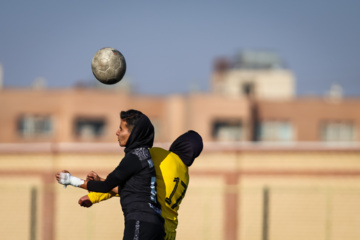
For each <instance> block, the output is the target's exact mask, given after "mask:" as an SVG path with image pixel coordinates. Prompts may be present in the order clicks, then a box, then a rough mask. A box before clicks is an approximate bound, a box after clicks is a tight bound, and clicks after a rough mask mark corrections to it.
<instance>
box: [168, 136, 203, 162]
mask: <svg viewBox="0 0 360 240" xmlns="http://www.w3.org/2000/svg"><path fill="white" fill-rule="evenodd" d="M202 149H203V141H202V138H201V136H200V135H199V134H198V133H197V132H195V131H192V130H190V131H188V132H186V133H184V134H183V135H181V136H180V137H178V138H177V139H176V140H175V141H174V142H173V143H172V144H171V146H170V149H169V151H171V152H173V153H175V154H177V155H178V156H179V157H180V159H181V160H182V161H183V162H184V163H185V165H187V166H188V167H190V166H191V164H193V162H194V160H195V158H197V157H198V156H199V155H200V153H201V151H202Z"/></svg>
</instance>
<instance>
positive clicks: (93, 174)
mask: <svg viewBox="0 0 360 240" xmlns="http://www.w3.org/2000/svg"><path fill="white" fill-rule="evenodd" d="M86 180H87V181H90V180H93V181H100V180H101V178H100V176H99V175H98V174H97V173H96V172H94V171H91V172H89V173H88V174H87V176H86Z"/></svg>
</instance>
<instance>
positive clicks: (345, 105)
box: [0, 0, 360, 240]
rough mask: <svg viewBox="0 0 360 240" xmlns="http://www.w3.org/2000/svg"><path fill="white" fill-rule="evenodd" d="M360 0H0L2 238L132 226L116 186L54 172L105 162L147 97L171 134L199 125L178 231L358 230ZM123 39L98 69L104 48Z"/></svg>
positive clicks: (262, 237) (283, 238) (101, 167)
mask: <svg viewBox="0 0 360 240" xmlns="http://www.w3.org/2000/svg"><path fill="white" fill-rule="evenodd" d="M359 11H360V2H357V1H351V0H348V1H343V2H339V1H327V2H326V3H325V2H324V1H319V0H315V1H302V2H289V1H284V0H275V1H271V2H266V1H255V2H254V1H253V2H240V1H236V2H235V1H230V2H226V3H225V2H224V3H220V2H218V1H195V2H181V3H165V2H160V1H152V2H151V3H150V2H145V1H137V2H136V3H128V2H122V1H107V2H106V3H104V2H97V1H83V0H80V1H76V2H72V1H66V0H65V1H61V2H49V1H41V0H35V1H24V0H19V1H11V2H7V3H2V4H1V7H0V31H1V37H0V189H1V192H2V197H1V198H0V208H1V212H2V214H3V216H6V221H5V222H4V223H3V224H1V226H0V234H1V236H2V237H1V238H3V239H30V240H35V239H36V240H60V239H98V238H119V237H120V238H121V236H122V232H123V214H122V211H121V207H120V204H119V199H110V200H108V201H105V202H103V203H100V204H96V205H94V206H92V207H91V208H89V209H86V208H81V207H80V206H79V205H78V204H77V201H78V199H79V198H80V197H81V196H83V195H85V194H86V193H87V192H86V191H83V190H81V189H77V188H73V187H68V188H67V189H64V188H63V187H62V186H60V185H59V184H57V183H56V182H55V177H54V174H55V173H56V172H57V171H60V170H63V169H67V170H69V171H70V172H71V173H72V174H73V175H75V176H78V177H82V178H85V176H86V174H87V173H88V172H89V171H91V170H95V171H97V172H98V173H99V174H100V175H101V176H103V177H105V176H106V175H107V174H108V173H109V172H110V171H112V170H113V169H114V168H115V167H116V166H117V164H118V163H119V161H120V160H121V159H122V157H123V155H124V152H123V149H122V148H120V147H119V146H118V143H117V141H116V136H115V133H116V131H117V129H118V126H119V113H120V111H122V110H127V109H131V108H133V109H137V110H140V111H142V112H144V113H145V114H146V115H148V116H149V118H150V119H151V121H152V122H153V124H154V126H155V131H156V137H155V146H159V147H164V148H168V147H169V146H170V143H171V142H172V141H173V140H175V139H176V137H178V136H179V135H180V134H182V133H184V132H186V131H188V130H190V129H192V130H195V131H197V132H199V133H200V134H201V136H202V137H203V140H204V143H205V147H204V150H203V153H202V154H201V155H200V157H199V158H198V159H197V160H196V161H195V163H194V164H193V165H192V166H191V168H190V170H189V171H190V185H189V188H188V190H187V193H186V196H185V198H184V200H183V202H182V204H181V206H180V210H179V227H178V234H177V239H204V240H205V239H206V240H208V239H214V240H215V239H227V240H235V239H241V240H244V239H246V240H288V239H292V240H297V239H299V240H300V239H301V240H302V239H307V240H319V239H323V240H345V239H349V240H357V239H359V238H360V229H359V227H358V226H359V224H360V205H359V202H360V182H359V180H360V144H359V142H360V112H359V109H360V64H359V60H358V56H359V55H360V48H359V46H358V43H359V42H360V28H359V27H358V26H357V25H358V23H359V22H360V15H359V14H358V13H359ZM103 47H113V48H116V49H118V50H120V51H121V52H122V53H123V54H124V56H125V59H126V61H127V72H126V75H125V77H124V79H123V80H122V81H121V82H119V83H118V84H115V85H111V86H107V85H103V84H100V83H99V82H98V81H97V80H96V79H95V78H94V76H93V75H92V72H91V59H92V57H93V55H94V54H95V52H96V51H97V50H99V49H100V48H103Z"/></svg>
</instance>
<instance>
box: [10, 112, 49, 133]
mask: <svg viewBox="0 0 360 240" xmlns="http://www.w3.org/2000/svg"><path fill="white" fill-rule="evenodd" d="M17 132H18V133H19V135H20V136H23V137H49V136H51V135H52V133H53V122H52V118H51V117H50V116H49V115H24V116H20V118H19V119H18V124H17Z"/></svg>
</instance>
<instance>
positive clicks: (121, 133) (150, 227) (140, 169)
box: [56, 110, 165, 240]
mask: <svg viewBox="0 0 360 240" xmlns="http://www.w3.org/2000/svg"><path fill="white" fill-rule="evenodd" d="M120 118H121V123H120V127H119V130H118V131H117V132H116V135H117V136H118V141H119V145H120V146H122V147H125V156H124V158H123V159H122V160H121V162H120V164H119V165H118V166H117V167H116V168H115V169H114V170H113V171H112V172H111V173H110V174H109V175H108V176H107V177H106V179H105V180H104V181H92V180H82V179H79V178H77V177H74V176H71V174H70V173H69V172H68V171H62V172H61V173H57V174H56V179H57V180H58V182H59V183H60V184H63V185H72V186H75V187H80V188H84V189H87V190H89V191H94V192H102V193H107V192H109V191H110V190H112V189H113V188H115V187H118V189H119V195H120V203H121V207H122V210H123V213H124V217H125V229H124V236H123V240H130V239H139V240H151V239H153V240H160V239H161V240H163V239H164V236H165V232H164V219H163V218H162V217H161V211H160V205H159V203H158V202H157V192H156V175H155V169H154V164H153V162H152V159H151V156H150V153H149V150H148V149H149V148H151V147H152V145H153V142H154V127H153V125H152V124H151V122H150V120H149V118H148V117H147V116H146V115H144V114H143V113H141V112H139V111H136V110H128V111H122V112H121V114H120Z"/></svg>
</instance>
